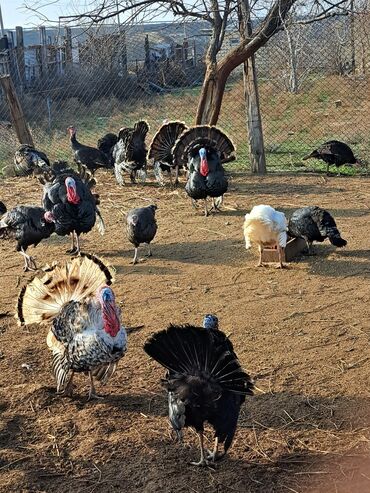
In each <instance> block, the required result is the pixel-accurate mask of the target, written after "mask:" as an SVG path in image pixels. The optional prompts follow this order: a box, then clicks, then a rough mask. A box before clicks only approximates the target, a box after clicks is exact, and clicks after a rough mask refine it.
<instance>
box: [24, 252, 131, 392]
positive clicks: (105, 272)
mask: <svg viewBox="0 0 370 493" xmlns="http://www.w3.org/2000/svg"><path fill="white" fill-rule="evenodd" d="M111 283H112V274H111V272H110V270H109V268H108V267H107V266H106V265H104V263H103V262H102V261H101V260H100V259H98V258H96V257H94V256H92V255H86V254H85V255H83V256H81V257H77V258H74V259H73V260H72V261H71V262H68V263H66V264H65V265H63V266H58V265H56V266H54V267H52V268H48V269H47V270H46V272H44V273H43V275H42V277H41V276H40V277H35V278H34V279H32V280H31V281H30V282H29V283H28V284H27V285H26V286H24V287H23V288H22V290H21V292H20V294H19V296H18V305H17V317H18V320H19V322H20V323H21V324H22V325H30V324H50V325H51V328H50V330H49V332H48V335H47V339H46V342H47V345H48V348H49V349H50V350H51V351H52V354H53V364H52V367H53V373H54V377H55V380H56V385H57V392H58V393H59V394H61V395H66V396H71V395H72V391H73V386H72V380H73V376H74V373H76V372H85V373H86V372H87V373H88V374H89V380H90V391H89V399H92V398H99V397H100V396H98V395H97V394H96V391H95V385H94V376H95V378H96V379H97V380H100V381H101V383H102V384H104V383H106V382H107V380H108V378H109V377H110V376H111V375H112V374H113V373H114V371H115V369H116V366H117V362H118V361H119V360H120V359H121V358H122V356H123V355H124V353H125V351H126V345H127V335H126V330H125V328H124V327H123V326H122V325H121V321H120V318H121V317H120V310H119V308H118V306H117V305H116V301H115V296H114V293H113V291H112V289H111V287H110V286H109V285H110V284H111Z"/></svg>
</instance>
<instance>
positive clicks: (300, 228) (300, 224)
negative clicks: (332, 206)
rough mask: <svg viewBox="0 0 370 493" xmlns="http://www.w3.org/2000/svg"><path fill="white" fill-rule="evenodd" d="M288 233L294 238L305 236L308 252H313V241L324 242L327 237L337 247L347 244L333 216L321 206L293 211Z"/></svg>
mask: <svg viewBox="0 0 370 493" xmlns="http://www.w3.org/2000/svg"><path fill="white" fill-rule="evenodd" d="M288 233H289V235H290V236H292V237H293V238H303V239H304V240H305V241H306V244H307V249H308V253H309V254H311V253H312V243H313V242H314V241H319V242H322V241H324V240H325V239H326V238H328V239H329V241H330V243H331V244H332V245H334V246H336V247H344V246H346V245H347V242H346V240H344V239H343V238H342V237H341V235H340V232H339V231H338V228H337V225H336V223H335V220H334V218H333V216H332V215H331V214H330V213H329V212H328V211H326V210H325V209H322V208H321V207H316V206H311V207H302V209H298V210H296V211H294V212H293V214H292V217H291V218H290V219H289V222H288Z"/></svg>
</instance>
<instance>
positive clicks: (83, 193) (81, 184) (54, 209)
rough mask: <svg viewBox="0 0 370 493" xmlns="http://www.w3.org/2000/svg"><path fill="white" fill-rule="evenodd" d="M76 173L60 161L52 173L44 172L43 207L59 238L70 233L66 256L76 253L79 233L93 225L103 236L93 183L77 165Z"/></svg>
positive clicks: (85, 171)
mask: <svg viewBox="0 0 370 493" xmlns="http://www.w3.org/2000/svg"><path fill="white" fill-rule="evenodd" d="M79 170H80V172H79V173H77V172H75V171H74V170H72V169H71V168H69V167H68V165H67V164H66V163H64V162H59V163H55V164H54V167H53V168H52V172H51V173H50V172H49V173H44V174H43V175H42V177H40V181H41V182H42V183H43V185H44V196H43V206H44V208H45V209H46V210H47V211H48V214H47V217H48V218H49V219H50V220H52V221H54V223H55V232H56V233H57V235H59V236H65V235H69V234H71V236H72V247H71V249H70V250H68V252H67V253H71V254H79V253H80V240H79V237H80V235H81V233H88V232H89V231H91V229H92V228H93V227H94V225H95V221H96V219H97V220H98V221H97V225H98V230H99V232H100V233H101V234H102V235H103V234H104V222H103V219H102V217H101V214H100V211H99V209H98V204H99V196H98V195H94V194H92V192H91V189H92V188H93V187H94V185H95V184H96V181H95V179H94V178H93V177H92V176H91V174H90V173H89V171H88V170H87V169H86V168H85V167H84V166H81V165H80V168H79Z"/></svg>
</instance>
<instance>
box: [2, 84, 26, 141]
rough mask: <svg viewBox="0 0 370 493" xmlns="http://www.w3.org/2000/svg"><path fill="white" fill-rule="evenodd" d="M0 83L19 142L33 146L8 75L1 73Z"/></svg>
mask: <svg viewBox="0 0 370 493" xmlns="http://www.w3.org/2000/svg"><path fill="white" fill-rule="evenodd" d="M0 83H1V86H2V88H3V90H4V93H5V95H6V98H7V100H8V105H9V110H10V116H11V119H12V123H13V126H14V128H15V131H16V134H17V137H18V140H19V142H20V143H21V144H28V145H31V146H33V139H32V135H31V132H30V129H29V128H28V125H27V122H26V120H25V118H24V114H23V110H22V106H21V104H20V102H19V99H18V96H17V93H16V92H15V88H14V84H13V82H12V79H11V78H10V77H9V75H3V76H1V77H0Z"/></svg>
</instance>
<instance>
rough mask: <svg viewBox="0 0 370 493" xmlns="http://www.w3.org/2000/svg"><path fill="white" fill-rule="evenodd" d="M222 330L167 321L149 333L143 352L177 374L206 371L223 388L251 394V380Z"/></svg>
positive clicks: (196, 373) (203, 372)
mask: <svg viewBox="0 0 370 493" xmlns="http://www.w3.org/2000/svg"><path fill="white" fill-rule="evenodd" d="M230 347H231V346H230V344H229V340H228V338H227V337H226V336H225V334H224V333H223V332H221V331H219V330H217V331H211V330H207V329H203V328H201V327H194V326H191V325H184V326H174V325H171V326H169V327H168V329H166V330H162V331H160V332H157V333H156V334H154V335H153V336H151V337H150V338H149V339H148V340H147V342H146V343H145V345H144V350H145V352H146V353H147V354H148V355H149V356H150V357H152V358H153V359H154V360H156V361H157V362H158V363H160V364H161V365H162V366H164V367H165V368H167V369H168V370H170V371H171V372H174V373H176V374H181V375H199V374H200V373H201V374H203V375H208V376H209V377H212V378H213V379H214V380H215V381H216V382H217V383H218V384H219V385H220V386H221V387H222V388H223V389H224V390H228V391H230V392H234V393H238V394H243V395H246V394H252V389H253V384H252V381H251V379H250V377H249V375H248V374H247V373H245V372H244V371H243V369H242V368H241V366H240V363H239V361H238V359H237V357H236V355H235V353H234V352H233V351H230Z"/></svg>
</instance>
